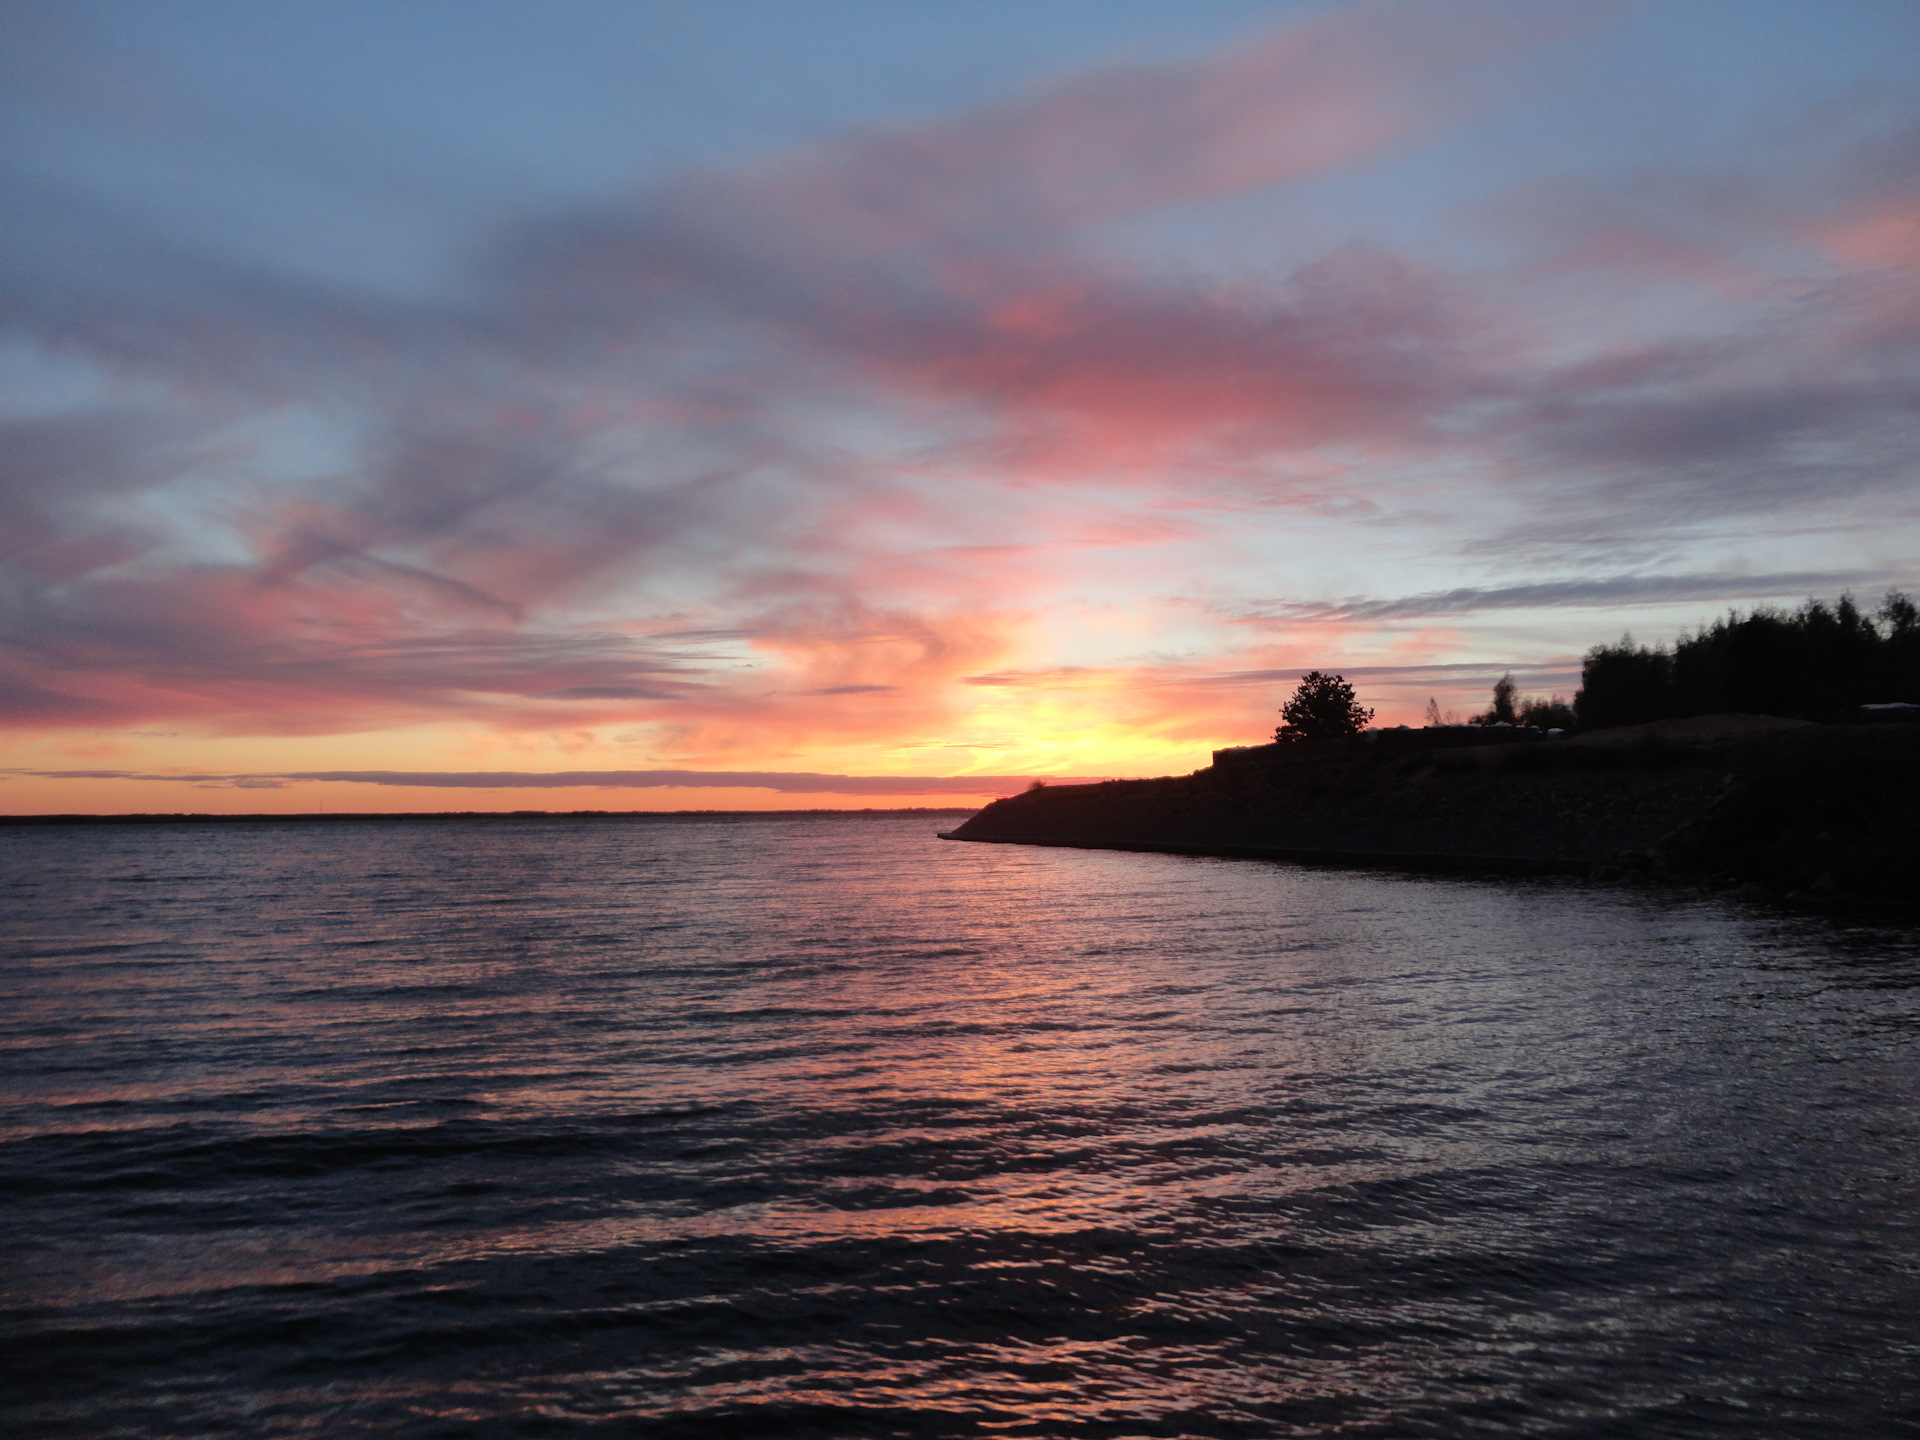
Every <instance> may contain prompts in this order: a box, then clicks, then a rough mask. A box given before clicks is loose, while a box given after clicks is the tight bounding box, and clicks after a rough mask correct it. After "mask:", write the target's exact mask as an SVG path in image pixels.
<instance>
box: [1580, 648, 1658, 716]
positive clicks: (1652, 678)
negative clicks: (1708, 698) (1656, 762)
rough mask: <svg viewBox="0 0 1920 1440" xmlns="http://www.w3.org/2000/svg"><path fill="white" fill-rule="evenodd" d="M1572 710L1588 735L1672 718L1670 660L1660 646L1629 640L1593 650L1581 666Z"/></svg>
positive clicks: (1588, 653)
mask: <svg viewBox="0 0 1920 1440" xmlns="http://www.w3.org/2000/svg"><path fill="white" fill-rule="evenodd" d="M1573 711H1574V714H1575V715H1577V716H1579V718H1580V725H1581V727H1582V728H1583V729H1587V730H1603V729H1606V728H1607V727H1609V726H1613V725H1644V724H1645V723H1646V722H1647V721H1649V720H1661V719H1664V718H1665V717H1667V716H1668V715H1671V714H1672V713H1673V657H1672V656H1670V655H1668V654H1667V651H1666V647H1665V646H1664V645H1656V646H1654V647H1652V648H1651V649H1649V648H1648V647H1646V646H1644V645H1636V644H1634V641H1633V636H1631V635H1622V636H1621V637H1620V643H1619V644H1617V645H1596V646H1594V647H1593V649H1591V650H1589V651H1588V652H1587V658H1586V660H1585V661H1584V662H1583V663H1582V665H1581V667H1580V689H1579V692H1578V693H1577V694H1575V696H1574V697H1573Z"/></svg>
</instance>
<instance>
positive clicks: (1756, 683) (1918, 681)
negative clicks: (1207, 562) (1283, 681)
mask: <svg viewBox="0 0 1920 1440" xmlns="http://www.w3.org/2000/svg"><path fill="white" fill-rule="evenodd" d="M1889 702H1905V703H1909V704H1920V607H1916V606H1915V605H1914V602H1913V600H1912V599H1911V598H1910V597H1909V596H1907V595H1905V594H1903V593H1901V592H1900V591H1898V590H1889V591H1888V592H1887V596H1886V599H1885V600H1884V601H1883V602H1882V603H1881V605H1880V608H1879V609H1877V610H1875V611H1874V612H1873V613H1872V614H1871V615H1868V614H1865V613H1863V612H1862V611H1861V609H1860V607H1859V606H1858V605H1856V604H1855V603H1854V599H1853V597H1852V596H1851V595H1842V596H1841V597H1840V598H1839V600H1838V601H1836V602H1835V603H1833V604H1832V605H1828V604H1827V603H1826V602H1825V601H1822V600H1809V601H1807V602H1806V603H1805V604H1804V605H1802V606H1801V607H1800V608H1799V609H1797V610H1779V609H1775V608H1773V607H1771V606H1761V607H1760V608H1758V609H1756V610H1754V611H1753V612H1752V613H1750V614H1746V615H1742V614H1741V613H1740V612H1739V611H1729V612H1728V614H1727V615H1726V617H1725V618H1724V619H1721V620H1716V621H1714V623H1713V624H1711V625H1709V626H1707V627H1706V628H1705V629H1703V630H1701V631H1699V632H1698V633H1696V634H1692V635H1689V634H1686V633H1685V632H1682V634H1681V636H1680V638H1679V640H1678V641H1676V642H1675V644H1674V646H1673V648H1672V649H1671V650H1669V649H1668V648H1667V647H1666V646H1664V645H1641V644H1638V643H1637V642H1636V641H1635V640H1634V638H1633V636H1632V635H1631V634H1627V635H1623V636H1621V637H1620V639H1619V641H1618V642H1617V643H1616V644H1612V645H1596V646H1595V647H1594V648H1593V649H1591V650H1589V651H1588V652H1587V654H1586V658H1585V660H1584V661H1583V662H1582V664H1581V667H1580V689H1579V692H1578V693H1577V694H1575V696H1574V697H1573V703H1572V704H1571V705H1569V704H1567V703H1566V701H1564V700H1563V699H1561V698H1560V697H1559V696H1558V695H1554V696H1551V697H1548V698H1542V697H1540V696H1537V695H1522V694H1520V693H1519V690H1518V687H1516V686H1515V684H1514V683H1513V677H1512V676H1511V675H1503V676H1501V677H1500V679H1499V680H1498V681H1497V682H1496V683H1495V685H1494V687H1493V704H1492V705H1491V706H1490V707H1489V708H1488V709H1487V710H1485V711H1483V712H1482V713H1480V714H1477V715H1473V716H1470V717H1469V718H1468V719H1466V720H1465V721H1462V720H1460V719H1459V717H1457V716H1454V715H1451V714H1442V713H1441V710H1440V706H1439V703H1438V702H1437V701H1434V700H1429V701H1428V702H1427V724H1428V725H1455V724H1468V725H1502V724H1505V725H1537V726H1539V727H1540V728H1541V729H1543V730H1544V729H1553V728H1561V729H1574V728H1579V729H1582V730H1603V729H1607V728H1609V727H1611V726H1615V725H1643V724H1645V723H1647V722H1648V721H1650V720H1667V719H1673V718H1676V717H1679V716H1684V715H1720V714H1726V713H1729V712H1738V711H1744V712H1747V713H1749V714H1756V715H1789V716H1795V717H1798V718H1802V719H1807V720H1837V719H1843V718H1851V717H1853V716H1855V715H1857V714H1858V713H1859V710H1860V707H1861V706H1862V705H1873V704H1885V703H1889ZM1281 718H1282V719H1283V720H1284V721H1285V722H1286V723H1285V724H1283V725H1282V726H1281V727H1280V729H1279V730H1278V731H1276V732H1275V735H1274V738H1275V739H1276V740H1279V741H1282V742H1287V741H1298V740H1312V739H1330V738H1333V737H1337V736H1340V735H1357V734H1359V733H1360V732H1361V731H1362V730H1364V729H1365V728H1366V726H1367V722H1368V721H1370V720H1371V719H1372V718H1373V711H1371V710H1369V709H1367V708H1365V707H1364V706H1362V705H1360V704H1359V702H1358V701H1357V699H1356V698H1355V695H1354V690H1353V687H1352V686H1351V685H1349V684H1348V683H1347V682H1346V679H1345V677H1343V676H1340V675H1328V674H1322V673H1321V672H1319V671H1317V670H1316V671H1313V672H1311V673H1310V674H1308V675H1307V676H1306V677H1305V678H1304V679H1303V680H1302V681H1301V683H1300V688H1299V689H1298V690H1296V691H1295V692H1294V695H1293V698H1292V699H1291V700H1290V701H1288V702H1287V704H1286V705H1284V706H1282V707H1281Z"/></svg>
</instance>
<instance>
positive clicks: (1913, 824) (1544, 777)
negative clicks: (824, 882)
mask: <svg viewBox="0 0 1920 1440" xmlns="http://www.w3.org/2000/svg"><path fill="white" fill-rule="evenodd" d="M1446 739H1447V737H1438V736H1422V734H1421V732H1419V731H1411V732H1399V733H1397V734H1396V732H1393V731H1387V732H1375V733H1374V734H1373V735H1372V736H1368V737H1356V738H1354V739H1352V740H1346V741H1334V742H1324V743H1321V744H1318V745H1312V746H1307V745H1301V746H1269V747H1257V748H1254V749H1251V750H1238V751H1221V752H1218V754H1217V755H1216V758H1215V763H1214V764H1213V765H1211V766H1208V767H1206V768H1205V769H1201V770H1197V771H1195V772H1193V773H1192V774H1191V775H1184V776H1166V777H1163V778H1160V779H1156V780H1133V781H1107V782H1104V783H1101V784H1096V785H1074V786H1064V785H1063V786H1045V787H1041V788H1037V789H1034V790H1030V791H1027V792H1026V793H1024V794H1021V795H1016V796H1010V797H1008V798H1006V799H1003V800H998V801H995V802H994V803H993V804H991V805H989V806H987V807H986V808H985V809H983V810H982V811H980V812H979V813H978V814H977V815H975V816H973V817H972V818H971V819H969V820H968V821H967V822H966V823H965V824H963V825H960V826H956V827H955V828H954V829H952V830H950V831H946V832H943V834H942V838H943V839H950V840H971V841H984V842H988V843H996V844H1025V845H1045V846H1058V847H1062V848H1073V849H1096V850H1134V851H1143V852H1154V853H1162V854H1174V855H1196V856H1200V855H1208V856H1218V857H1222V858H1230V859H1264V860H1277V861H1285V862H1290V863H1295V864H1304V865H1321V866H1337V867H1342V868H1349V869H1386V870H1402V871H1452V872H1456V873H1462V872H1479V873H1483V874H1534V875H1578V876H1585V877H1587V878H1589V879H1591V880H1594V881H1598V882H1601V883H1624V884H1641V883H1652V884H1659V885H1665V886H1672V887H1680V888H1691V889H1695V890H1701V891H1731V892H1738V893H1739V894H1741V895H1742V896H1744V897H1746V898H1749V899H1757V900H1765V899H1773V900H1790V901H1795V902H1801V901H1805V902H1806V903H1808V904H1812V905H1816V906H1819V907H1821V908H1832V909H1841V910H1845V909H1856V908H1861V907H1865V908H1870V909H1876V910H1878V909H1884V908H1887V907H1893V908H1897V909H1900V910H1903V911H1911V910H1914V909H1916V908H1920V727H1917V726H1899V727H1892V726H1840V725H1815V724H1811V723H1808V722H1803V721H1792V720H1782V719H1776V718H1773V717H1766V716H1754V715H1727V716H1701V717H1694V718H1693V719H1690V720H1685V721H1678V722H1675V721H1664V722H1656V723H1654V724H1652V725H1645V726H1635V727H1626V728H1622V729H1618V730H1611V731H1593V732H1589V733H1587V734H1585V735H1581V736H1576V737H1574V738H1572V739H1568V740H1553V741H1547V740H1539V741H1533V742H1530V743H1529V742H1521V743H1502V744H1482V743H1477V737H1476V743H1472V744H1467V745H1458V746H1454V745H1449V744H1447V743H1446ZM1436 742H1438V743H1436Z"/></svg>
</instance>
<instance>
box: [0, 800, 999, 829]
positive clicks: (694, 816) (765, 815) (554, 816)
mask: <svg viewBox="0 0 1920 1440" xmlns="http://www.w3.org/2000/svg"><path fill="white" fill-rule="evenodd" d="M979 808H980V807H979V806H977V805H902V806H897V807H885V806H873V805H870V806H866V807H863V808H858V809H856V808H853V807H845V808H831V809H829V808H822V807H814V808H811V809H804V810H367V811H351V810H339V811H334V810H319V811H306V812H301V813H298V814H290V815H272V814H249V815H212V814H205V813H196V812H190V811H183V812H177V813H173V814H168V813H166V812H153V813H148V812H137V813H134V814H128V815H0V829H22V828H29V827H33V826H39V825H268V824H281V823H304V822H308V821H325V822H331V823H338V822H340V821H348V820H354V821H358V820H700V819H704V820H716V819H719V820H787V819H792V818H793V817H794V816H796V815H973V814H976V813H978V811H979Z"/></svg>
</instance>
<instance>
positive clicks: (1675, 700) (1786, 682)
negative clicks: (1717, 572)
mask: <svg viewBox="0 0 1920 1440" xmlns="http://www.w3.org/2000/svg"><path fill="white" fill-rule="evenodd" d="M1894 701H1905V702H1909V703H1913V702H1920V609H1916V607H1915V605H1914V603H1913V601H1912V599H1911V598H1909V597H1908V596H1906V595H1904V594H1902V593H1901V592H1899V591H1897V590H1893V591H1889V592H1888V593H1887V597H1886V599H1885V601H1884V602H1882V604H1881V605H1880V608H1879V609H1878V610H1876V611H1874V612H1873V613H1872V614H1871V615H1868V614H1865V613H1863V612H1862V611H1861V610H1860V608H1859V606H1858V605H1856V604H1855V603H1854V599H1853V597H1852V596H1851V595H1842V596H1841V597H1840V599H1839V600H1838V601H1837V602H1835V603H1834V604H1832V605H1828V604H1827V603H1825V602H1824V601H1820V600H1809V601H1807V602H1806V603H1805V604H1804V605H1802V606H1801V607H1800V608H1799V609H1797V610H1777V609H1774V608H1771V607H1767V606H1762V607H1761V608H1759V609H1757V610H1754V611H1753V612H1752V613H1751V614H1747V615H1742V614H1740V613H1739V612H1737V611H1735V612H1731V613H1729V614H1728V615H1727V616H1726V618H1725V619H1722V620H1716V621H1715V622H1714V623H1713V624H1712V625H1709V626H1708V627H1706V628H1705V629H1704V630H1701V631H1699V632H1698V633H1697V634H1693V635H1688V634H1684V633H1683V634H1682V635H1681V636H1680V638H1679V640H1678V641H1677V642H1675V644H1674V646H1673V648H1672V649H1671V650H1669V649H1667V647H1666V646H1664V645H1651V646H1649V645H1640V644H1637V643H1635V641H1634V638H1633V636H1632V635H1630V634H1629V635H1623V636H1621V637H1620V639H1619V641H1618V642H1617V643H1615V644H1612V645H1596V646H1595V647H1594V648H1593V649H1591V650H1589V651H1588V652H1587V654H1586V659H1585V661H1584V663H1583V664H1582V665H1581V668H1580V692H1579V694H1577V695H1575V696H1574V701H1573V708H1574V714H1575V715H1576V716H1577V718H1578V720H1579V724H1580V727H1581V728H1582V729H1587V730H1595V729H1604V728H1606V727H1608V726H1613V725H1641V724H1645V723H1646V722H1647V721H1649V720H1666V719H1670V718H1673V717H1676V716H1682V715H1718V714H1724V713H1727V712H1729V711H1746V712H1748V713H1751V714H1758V715H1791V716H1796V717H1800V718H1803V719H1808V720H1834V719H1839V718H1842V717H1848V716H1852V715H1855V714H1857V713H1858V711H1859V709H1860V707H1861V706H1862V705H1872V704H1884V703H1888V702H1894Z"/></svg>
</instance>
